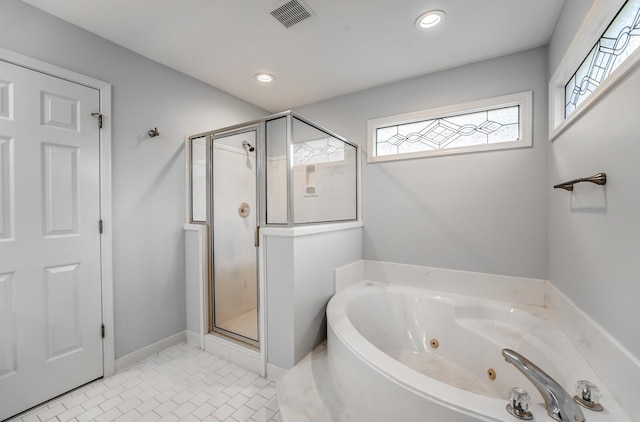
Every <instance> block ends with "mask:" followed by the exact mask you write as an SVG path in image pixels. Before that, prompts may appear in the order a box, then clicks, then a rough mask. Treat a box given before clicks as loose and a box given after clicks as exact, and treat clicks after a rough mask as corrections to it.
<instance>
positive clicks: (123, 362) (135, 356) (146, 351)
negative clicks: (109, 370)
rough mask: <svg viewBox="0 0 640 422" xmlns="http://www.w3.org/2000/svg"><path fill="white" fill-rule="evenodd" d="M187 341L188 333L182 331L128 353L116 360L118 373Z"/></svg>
mask: <svg viewBox="0 0 640 422" xmlns="http://www.w3.org/2000/svg"><path fill="white" fill-rule="evenodd" d="M186 341H187V335H186V331H181V332H179V333H177V334H174V335H172V336H169V337H167V338H165V339H162V340H160V341H157V342H155V343H153V344H150V345H148V346H145V347H143V348H141V349H138V350H136V351H134V352H131V353H127V354H126V355H124V356H120V357H119V358H117V359H116V372H119V371H121V370H123V369H127V368H128V367H130V366H133V365H135V364H136V363H138V362H141V361H143V360H145V359H148V358H150V357H152V356H155V355H157V354H158V353H160V352H162V351H163V350H166V349H168V348H170V347H172V346H175V345H176V344H180V343H184V342H186Z"/></svg>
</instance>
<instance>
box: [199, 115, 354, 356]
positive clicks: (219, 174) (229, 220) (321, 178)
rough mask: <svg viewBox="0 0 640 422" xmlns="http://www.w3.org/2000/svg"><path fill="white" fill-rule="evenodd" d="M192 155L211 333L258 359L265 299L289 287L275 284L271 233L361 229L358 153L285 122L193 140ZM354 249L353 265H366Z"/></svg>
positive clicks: (292, 120) (323, 133) (306, 125)
mask: <svg viewBox="0 0 640 422" xmlns="http://www.w3.org/2000/svg"><path fill="white" fill-rule="evenodd" d="M189 151H190V153H189V155H190V200H189V202H190V214H191V215H190V224H191V225H202V227H205V228H206V231H204V233H206V238H207V243H206V247H207V249H208V251H207V252H206V267H205V268H206V274H205V277H206V280H205V283H204V287H205V289H204V290H205V292H204V297H205V298H206V299H205V302H206V303H205V306H204V307H203V309H206V311H203V312H205V313H206V314H207V315H206V317H205V318H204V319H203V321H204V322H205V325H206V327H204V331H205V332H206V333H212V334H215V335H218V336H222V337H224V338H226V339H232V340H231V341H236V342H237V341H239V342H241V344H244V345H248V346H251V347H252V348H255V349H258V350H260V349H261V348H262V346H263V338H264V337H265V336H266V331H267V327H266V326H265V324H264V323H261V321H264V320H265V319H266V318H265V316H266V313H265V312H262V313H261V311H263V309H262V308H263V307H268V306H269V304H267V300H268V298H267V297H266V295H265V291H266V290H267V289H269V288H273V289H275V290H278V289H281V288H282V287H283V286H282V284H281V281H282V277H276V276H274V277H273V278H274V279H273V280H269V279H268V274H270V273H272V272H273V270H274V267H276V266H277V267H282V266H283V264H282V263H278V264H276V263H273V264H270V265H271V266H270V268H267V266H268V265H269V258H268V257H267V252H266V251H267V249H268V247H267V246H266V245H263V244H262V243H268V235H266V234H265V233H271V234H274V235H276V237H278V236H282V235H283V234H282V233H284V232H283V231H282V230H284V231H285V232H287V233H289V234H287V235H284V236H285V237H286V236H290V237H295V233H296V228H298V227H299V226H307V227H308V226H314V227H315V228H314V229H312V230H311V232H318V233H320V232H323V231H326V230H325V229H323V226H325V227H326V226H327V225H328V223H332V224H331V227H333V228H335V227H336V224H337V223H349V222H350V223H354V222H356V223H357V221H358V192H357V190H358V155H359V154H358V146H357V145H355V144H352V143H350V142H349V141H347V140H345V139H343V138H341V137H339V136H337V135H335V134H333V133H332V132H330V131H328V130H326V129H323V128H321V127H319V126H318V125H316V124H314V123H312V122H310V121H308V120H305V119H304V118H302V117H300V116H297V115H295V114H293V113H291V112H284V113H280V114H276V115H273V116H269V117H267V118H265V119H263V120H260V121H255V122H249V123H245V124H242V125H237V126H233V127H228V128H223V129H219V130H214V131H211V132H206V133H202V134H198V135H194V136H191V137H190V138H189ZM337 225H338V226H340V224H337ZM358 227H359V226H358ZM203 230H204V229H203ZM358 230H359V229H358ZM306 232H308V233H311V232H309V230H308V229H307V230H306ZM358 233H359V232H358ZM357 236H359V234H354V236H352V237H353V238H354V239H355V238H356V237H357ZM272 243H274V242H272ZM274 244H275V243H274ZM356 249H357V250H356V251H355V252H354V253H353V254H351V253H349V254H347V255H349V256H348V257H345V260H347V259H350V260H353V259H352V258H353V257H354V256H356V257H357V255H359V254H360V255H361V246H358V247H356ZM271 255H272V256H276V255H277V253H276V252H275V251H274V253H272V254H271ZM187 261H188V262H189V258H188V257H187ZM321 261H322V259H321ZM338 261H341V260H340V259H338ZM348 262H350V261H348ZM338 263H340V262H338ZM290 264H291V265H292V266H293V265H294V263H293V261H291V263H290ZM284 265H287V264H284ZM328 265H332V264H330V263H328ZM280 270H286V269H283V268H280ZM291 270H293V269H292V268H291ZM270 271H271V272H270ZM285 272H286V271H285ZM283 294H284V295H287V293H286V292H283ZM276 300H278V299H277V298H276ZM323 300H324V298H323ZM278 306H279V307H281V306H280V305H278ZM291 306H294V304H293V303H292V304H291ZM188 312H189V310H188ZM261 315H262V318H261ZM274 318H275V319H277V317H275V316H274ZM272 328H273V327H272ZM273 329H275V328H273ZM276 354H277V353H276ZM285 366H288V365H285Z"/></svg>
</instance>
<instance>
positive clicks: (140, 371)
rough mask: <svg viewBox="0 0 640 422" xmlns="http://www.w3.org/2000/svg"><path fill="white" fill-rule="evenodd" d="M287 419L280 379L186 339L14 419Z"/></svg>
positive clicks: (77, 421)
mask: <svg viewBox="0 0 640 422" xmlns="http://www.w3.org/2000/svg"><path fill="white" fill-rule="evenodd" d="M94 420H95V421H145V422H146V421H195V422H198V421H206V422H222V421H224V422H282V417H281V416H280V411H279V408H278V398H277V395H276V383H275V382H274V381H271V380H268V379H265V378H261V377H260V376H258V375H257V374H255V373H253V372H250V371H249V370H246V369H244V368H242V367H240V366H238V365H236V364H234V363H232V362H229V361H227V360H225V359H222V358H219V357H216V356H214V355H212V354H210V353H207V352H203V351H201V350H200V349H197V348H195V347H193V346H189V345H187V344H181V345H178V346H174V347H172V348H170V349H167V350H165V351H164V352H162V353H160V354H159V355H157V356H154V357H152V358H149V359H147V360H145V361H143V362H140V363H138V364H137V365H135V366H132V367H131V368H128V369H126V370H123V371H121V372H118V373H117V374H115V375H114V376H112V377H109V378H105V379H103V380H98V381H95V382H93V383H91V384H88V385H86V386H84V387H81V388H79V389H77V390H74V391H72V392H70V393H68V394H65V395H63V396H61V397H58V398H56V399H55V400H52V401H50V402H47V403H45V404H44V405H42V406H40V407H37V408H35V409H32V410H31V411H29V412H27V413H24V414H21V415H19V416H18V417H15V418H13V419H9V421H10V422H44V421H52V422H65V421H74V422H85V421H94Z"/></svg>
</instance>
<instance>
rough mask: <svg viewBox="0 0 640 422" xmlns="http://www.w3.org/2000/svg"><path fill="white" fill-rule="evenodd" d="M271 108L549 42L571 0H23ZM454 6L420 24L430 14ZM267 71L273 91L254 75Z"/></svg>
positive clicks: (275, 110)
mask: <svg viewBox="0 0 640 422" xmlns="http://www.w3.org/2000/svg"><path fill="white" fill-rule="evenodd" d="M24 1H25V2H26V3H29V4H31V5H33V6H36V7H38V8H40V9H42V10H45V11H46V12H49V13H51V14H53V15H55V16H58V17H60V18H62V19H64V20H66V21H69V22H71V23H73V24H75V25H78V26H80V27H82V28H84V29H86V30H88V31H90V32H93V33H95V34H98V35H100V36H102V37H104V38H106V39H108V40H111V41H113V42H115V43H117V44H120V45H122V46H124V47H127V48H129V49H131V50H133V51H135V52H137V53H139V54H142V55H144V56H146V57H149V58H151V59H153V60H156V61H158V62H160V63H163V64H165V65H167V66H169V67H171V68H174V69H177V70H179V71H181V72H183V73H186V74H187V75H190V76H192V77H194V78H197V79H199V80H201V81H204V82H206V83H208V84H210V85H213V86H215V87H218V88H220V89H222V90H224V91H226V92H228V93H230V94H233V95H235V96H237V97H239V98H242V99H244V100H246V101H248V102H250V103H253V104H255V105H257V106H260V107H262V108H264V109H266V110H268V111H270V112H277V111H281V110H285V109H290V108H294V107H296V106H300V105H303V104H308V103H313V102H316V101H320V100H324V99H328V98H332V97H336V96H339V95H343V94H348V93H351V92H355V91H360V90H362V89H366V88H371V87H374V86H379V85H384V84H386V83H389V82H394V81H399V80H402V79H407V78H410V77H414V76H419V75H423V74H427V73H431V72H435V71H438V70H443V69H448V68H452V67H456V66H460V65H463V64H467V63H471V62H476V61H480V60H484V59H488V58H491V57H497V56H501V55H504V54H508V53H512V52H516V51H521V50H526V49H529V48H533V47H538V46H541V45H545V44H546V43H547V42H548V41H549V38H550V36H551V33H552V31H553V28H554V25H555V22H556V20H557V18H558V15H559V13H560V10H561V8H562V5H563V3H564V0H305V2H306V4H307V5H308V6H309V7H310V8H311V9H312V11H313V12H314V16H312V17H311V18H309V19H307V20H305V21H303V22H300V23H298V24H296V25H294V26H292V27H290V28H289V29H287V28H285V27H284V26H282V24H280V23H279V22H278V21H277V20H276V19H275V18H274V17H273V16H271V15H270V13H269V12H270V11H271V10H273V8H274V7H275V6H277V5H279V4H281V3H282V2H274V0H24ZM433 9H440V10H444V11H445V12H446V18H445V21H444V22H443V24H441V25H440V26H438V27H436V28H435V29H433V30H430V31H419V30H417V29H416V28H415V27H414V21H415V19H416V18H417V17H418V15H420V14H421V13H422V12H424V11H427V10H433ZM258 72H269V73H272V74H274V75H275V76H276V80H275V81H274V82H273V83H271V84H270V85H268V86H266V85H264V84H260V83H258V82H257V81H255V80H254V78H253V75H254V74H256V73H258Z"/></svg>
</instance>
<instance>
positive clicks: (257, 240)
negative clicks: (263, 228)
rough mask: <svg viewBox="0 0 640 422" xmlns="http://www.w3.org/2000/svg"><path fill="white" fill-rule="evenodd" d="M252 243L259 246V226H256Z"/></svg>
mask: <svg viewBox="0 0 640 422" xmlns="http://www.w3.org/2000/svg"><path fill="white" fill-rule="evenodd" d="M254 245H255V247H256V248H259V247H260V226H256V237H255V239H254Z"/></svg>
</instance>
